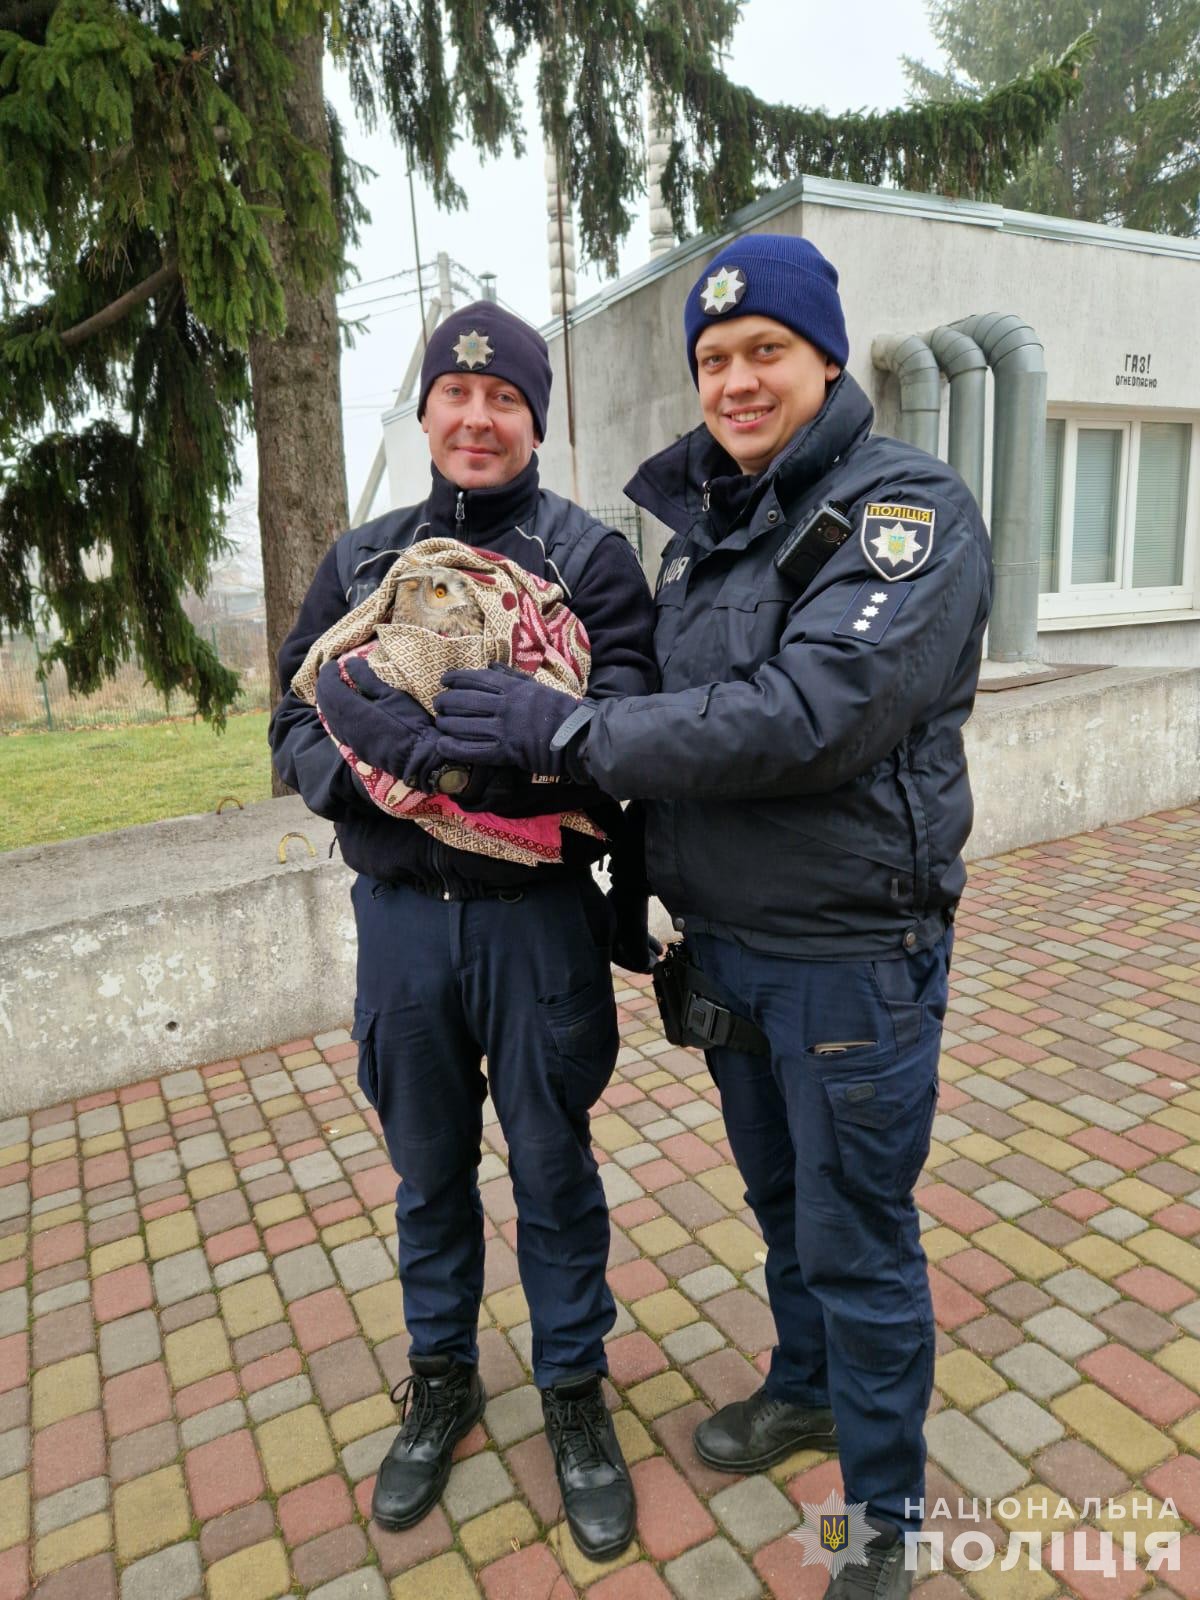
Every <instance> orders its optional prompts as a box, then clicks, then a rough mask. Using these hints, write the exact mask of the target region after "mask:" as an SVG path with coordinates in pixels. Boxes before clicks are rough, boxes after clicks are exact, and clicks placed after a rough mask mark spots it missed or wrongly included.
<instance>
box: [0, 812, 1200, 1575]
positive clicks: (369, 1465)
mask: <svg viewBox="0 0 1200 1600" xmlns="http://www.w3.org/2000/svg"><path fill="white" fill-rule="evenodd" d="M617 984H618V1002H619V1021H620V1030H621V1036H622V1049H621V1054H620V1057H619V1062H618V1067H617V1072H616V1074H615V1076H614V1078H613V1080H612V1083H611V1085H610V1087H609V1089H608V1090H607V1092H606V1093H605V1095H604V1096H603V1098H602V1100H601V1102H600V1104H599V1105H597V1107H596V1109H595V1115H594V1119H593V1132H594V1136H595V1147H596V1153H597V1157H598V1159H599V1161H600V1163H601V1167H602V1171H603V1174H604V1177H605V1183H606V1188H607V1190H608V1193H609V1197H610V1203H611V1205H612V1208H613V1251H612V1260H611V1272H610V1280H611V1284H612V1288H613V1292H614V1295H615V1296H616V1298H617V1302H618V1308H619V1314H618V1322H617V1326H616V1328H615V1329H614V1331H613V1335H612V1338H611V1366H612V1385H613V1386H612V1390H611V1394H610V1399H611V1403H612V1404H613V1405H614V1407H615V1408H616V1409H615V1412H614V1415H615V1420H616V1424H617V1427H618V1431H619V1433H620V1436H621V1438H622V1441H623V1444H624V1446H625V1448H626V1451H627V1454H628V1456H629V1459H630V1461H631V1463H633V1464H634V1477H635V1481H636V1483H637V1485H638V1489H639V1532H638V1540H637V1543H636V1544H635V1545H634V1547H633V1548H632V1550H631V1551H630V1552H628V1553H627V1554H626V1556H625V1557H623V1558H622V1559H621V1561H620V1562H617V1563H609V1564H608V1565H605V1566H598V1565H596V1564H595V1563H592V1562H589V1561H587V1560H585V1558H584V1557H583V1556H582V1555H581V1554H580V1553H579V1551H578V1550H577V1549H576V1548H575V1546H574V1544H573V1543H572V1541H571V1540H570V1537H569V1535H568V1534H567V1533H566V1531H565V1528H564V1526H563V1524H562V1516H561V1505H560V1503H559V1497H558V1491H557V1487H556V1485H555V1482H554V1475H553V1465H552V1462H551V1459H550V1453H549V1450H548V1448H547V1446H546V1443H545V1440H544V1438H543V1436H542V1435H541V1433H540V1431H539V1430H538V1427H537V1424H538V1415H537V1409H538V1408H537V1401H536V1395H534V1394H533V1393H532V1392H531V1390H530V1388H529V1383H530V1378H529V1347H530V1330H529V1323H528V1309H527V1307H526V1304H525V1300H524V1296H523V1294H522V1292H521V1289H520V1285H519V1282H518V1280H517V1276H516V1269H515V1257H514V1254H513V1247H514V1244H515V1231H514V1223H513V1215H514V1211H513V1202H512V1190H511V1185H510V1184H509V1182H508V1177H507V1148H506V1145H505V1142H504V1139H503V1136H502V1134H501V1132H500V1129H499V1127H498V1125H497V1124H496V1122H495V1119H494V1117H493V1116H492V1115H491V1112H490V1108H489V1110H488V1117H489V1120H488V1121H487V1124H486V1126H485V1134H484V1140H485V1143H484V1159H483V1165H482V1167H481V1172H480V1178H481V1188H482V1194H483V1200H484V1208H485V1214H486V1218H487V1221H486V1230H487V1235H488V1245H487V1279H486V1285H485V1300H484V1308H483V1311H482V1313H481V1328H482V1333H481V1340H480V1347H481V1365H482V1368H483V1372H484V1377H485V1382H486V1383H487V1386H488V1391H489V1395H490V1397H491V1401H492V1404H491V1406H490V1408H489V1411H488V1413H487V1416H486V1418H485V1422H484V1424H483V1425H480V1426H478V1427H477V1428H475V1429H474V1430H472V1433H471V1434H470V1435H469V1436H468V1438H466V1439H464V1440H463V1441H462V1442H461V1444H460V1445H459V1448H458V1451H457V1463H458V1464H457V1465H456V1467H455V1469H454V1473H453V1476H452V1478H451V1483H450V1487H449V1489H448V1491H447V1494H446V1496H445V1499H444V1501H443V1504H442V1506H441V1507H439V1508H438V1509H437V1510H436V1511H435V1512H434V1513H432V1514H431V1516H430V1517H429V1518H427V1519H426V1520H425V1522H423V1523H422V1524H421V1525H420V1526H419V1527H418V1528H415V1529H411V1530H409V1531H408V1532H406V1533H402V1534H387V1533H383V1532H382V1531H381V1530H379V1529H377V1528H374V1527H373V1526H372V1525H371V1524H370V1523H369V1521H368V1520H367V1516H366V1513H367V1511H368V1509H369V1505H370V1494H371V1488H372V1484H373V1481H374V1473H375V1470H376V1467H377V1465H378V1462H379V1460H380V1458H381V1456H382V1454H383V1451H384V1450H385V1449H386V1447H387V1444H388V1442H389V1440H390V1438H391V1435H392V1433H393V1432H394V1429H395V1426H396V1422H395V1411H394V1408H393V1407H392V1405H391V1403H390V1401H389V1400H388V1389H389V1387H390V1386H391V1385H392V1384H394V1383H395V1382H397V1381H398V1380H399V1379H400V1378H402V1377H403V1376H405V1374H406V1373H407V1370H408V1366H407V1360H406V1349H407V1340H406V1336H405V1333H404V1329H403V1323H402V1312H401V1302H400V1297H399V1293H398V1289H397V1286H396V1284H395V1281H394V1276H393V1260H394V1255H393V1252H394V1248H395V1240H394V1219H393V1217H392V1211H391V1199H392V1193H393V1189H394V1181H395V1180H394V1178H393V1175H392V1173H391V1169H390V1167H389V1166H388V1163H387V1160H386V1157H385V1155H384V1152H383V1149H382V1145H381V1142H380V1139H379V1127H378V1123H377V1120H376V1118H375V1116H374V1114H373V1113H372V1112H371V1111H370V1109H369V1108H368V1107H367V1106H366V1105H365V1104H364V1102H363V1100H362V1097H361V1095H360V1094H359V1092H358V1089H357V1085H356V1082H355V1064H356V1054H355V1046H354V1045H353V1043H352V1042H351V1041H350V1039H349V1035H348V1033H347V1032H346V1031H345V1030H344V1029H337V1030H334V1031H331V1032H329V1033H327V1034H324V1035H321V1036H319V1037H317V1038H315V1039H297V1040H291V1041H288V1042H287V1043H285V1044H282V1045H280V1046H278V1047H277V1048H276V1049H274V1050H263V1051H261V1052H259V1053H257V1054H255V1055H253V1056H250V1057H247V1058H246V1059H244V1060H241V1061H219V1062H213V1063H211V1064H210V1065H208V1066H206V1067H203V1068H201V1069H199V1070H197V1071H188V1072H177V1073H171V1074H168V1075H166V1076H164V1077H163V1078H161V1079H160V1080H155V1081H151V1082H147V1083H143V1084H135V1085H132V1086H130V1087H128V1088H125V1089H122V1090H120V1091H117V1092H115V1093H100V1094H93V1095H89V1096H87V1097H85V1098H84V1099H82V1100H79V1101H76V1102H74V1103H73V1104H64V1105H60V1106H55V1107H50V1108H47V1109H46V1110H42V1111H38V1112H35V1113H33V1114H32V1115H31V1116H28V1117H14V1118H10V1119H9V1120H8V1121H6V1122H5V1123H3V1124H2V1125H0V1600H21V1597H22V1596H25V1595H28V1594H29V1593H31V1592H33V1591H34V1590H35V1589H36V1593H37V1595H38V1596H39V1597H40V1600H65V1597H67V1596H70V1597H72V1600H74V1597H76V1596H80V1595H87V1596H89V1600H106V1597H112V1600H118V1597H119V1600H192V1597H193V1596H199V1595H200V1594H201V1592H203V1593H204V1594H205V1595H206V1596H207V1597H208V1600H277V1597H283V1596H285V1595H286V1596H298V1595H300V1594H308V1595H310V1596H314V1597H318V1600H349V1597H350V1596H352V1595H353V1596H356V1597H358V1596H367V1597H376V1600H409V1597H412V1600H443V1597H444V1600H455V1597H458V1596H470V1595H482V1596H485V1597H486V1600H510V1597H511V1600H543V1597H544V1600H569V1597H570V1596H572V1595H578V1594H581V1593H583V1592H584V1591H585V1590H586V1591H587V1592H588V1595H589V1600H591V1597H593V1596H594V1597H595V1600H665V1597H668V1596H670V1595H672V1594H674V1595H676V1596H689V1595H692V1594H696V1595H700V1594H703V1595H704V1596H705V1597H706V1600H719V1597H720V1596H722V1595H728V1596H736V1595H745V1596H747V1597H749V1596H752V1595H755V1594H761V1595H763V1596H766V1597H768V1600H817V1597H818V1596H819V1595H820V1594H821V1593H822V1592H823V1590H824V1587H825V1574H824V1572H823V1570H822V1569H821V1568H820V1567H814V1566H812V1565H808V1566H806V1565H805V1564H804V1561H803V1554H804V1552H803V1547H802V1546H801V1545H800V1544H799V1543H798V1542H797V1541H796V1540H795V1539H793V1538H791V1537H790V1536H789V1532H788V1530H789V1529H790V1528H791V1527H792V1526H793V1525H794V1523H795V1522H796V1521H797V1520H798V1518H799V1516H800V1508H801V1507H802V1506H803V1505H804V1504H805V1503H810V1504H811V1503H813V1502H814V1501H820V1500H822V1499H824V1497H825V1496H826V1494H828V1493H829V1491H830V1490H831V1489H835V1488H840V1487H841V1478H840V1473H839V1470H838V1466H837V1462H836V1459H827V1458H825V1457H822V1456H820V1455H817V1454H816V1453H814V1452H805V1453H803V1454H799V1455H796V1456H794V1457H793V1458H791V1460H789V1461H787V1462H784V1463H782V1464H780V1466H778V1467H776V1468H773V1469H772V1471H771V1472H770V1474H768V1475H764V1476H763V1477H761V1478H753V1479H738V1478H736V1477H735V1478H729V1477H723V1476H721V1475H720V1474H718V1473H715V1472H712V1471H711V1470H710V1469H709V1468H707V1467H705V1466H704V1465H703V1464H702V1463H701V1462H700V1461H699V1460H698V1459H697V1458H696V1456H695V1455H694V1452H693V1451H692V1449H691V1443H690V1440H691V1434H692V1430H693V1428H694V1427H695V1425H696V1423H697V1422H698V1421H699V1420H700V1419H701V1418H703V1417H704V1416H706V1415H707V1414H709V1412H710V1410H711V1409H712V1408H713V1407H714V1406H716V1405H720V1404H723V1403H724V1402H725V1401H726V1400H727V1399H730V1398H733V1397H736V1396H739V1395H742V1394H744V1393H746V1392H748V1391H749V1390H750V1389H752V1388H753V1387H754V1385H755V1384H756V1383H757V1382H758V1379H759V1374H760V1373H761V1371H762V1370H763V1362H764V1360H765V1352H767V1351H768V1350H769V1346H770V1343H771V1340H772V1337H773V1332H772V1324H771V1320H770V1314H769V1311H768V1308H767V1306H766V1303H765V1293H764V1288H763V1270H762V1262H763V1251H762V1244H761V1240H760V1239H759V1237H758V1234H757V1230H756V1229H755V1227H754V1222H753V1218H752V1217H751V1215H750V1214H749V1212H748V1211H747V1210H746V1207H745V1199H744V1187H745V1186H744V1184H743V1183H742V1181H741V1179H740V1177H739V1175H738V1173H737V1170H736V1167H735V1166H734V1164H733V1158H732V1153H731V1151H730V1149H729V1145H728V1143H727V1141H726V1139H725V1130H724V1125H723V1123H722V1121H721V1117H720V1103H719V1098H718V1096H717V1094H716V1091H715V1090H714V1088H713V1086H712V1083H711V1081H710V1079H709V1077H708V1074H707V1072H706V1070H705V1068H704V1064H703V1061H702V1060H701V1059H700V1058H699V1057H698V1056H696V1055H694V1054H692V1053H691V1052H689V1051H681V1050H676V1049H672V1048H670V1047H669V1046H668V1045H667V1044H666V1042H665V1041H664V1040H663V1038H662V1034H661V1030H660V1028H659V1024H658V1019H657V1014H656V1012H655V1009H654V1005H653V1001H652V999H651V997H650V994H649V992H648V986H647V982H646V981H643V980H641V979H633V980H631V979H628V978H626V977H624V976H622V975H621V974H617ZM941 1076H942V1094H941V1103H940V1107H939V1116H938V1120H937V1123H936V1127H935V1138H934V1144H933V1148H932V1150H931V1153H930V1158H929V1162H928V1165H927V1168H926V1171H925V1173H924V1174H923V1175H922V1178H921V1180H920V1185H919V1189H918V1195H917V1199H918V1204H919V1207H920V1210H921V1217H922V1227H923V1237H924V1242H925V1246H926V1251H927V1254H928V1256H929V1260H930V1280H931V1284H932V1288H933V1296H934V1306H935V1314H936V1317H937V1323H938V1329H939V1335H938V1360H937V1366H936V1377H935V1383H936V1386H937V1387H936V1389H935V1394H934V1399H933V1405H932V1406H931V1415H930V1420H929V1424H928V1428H927V1437H928V1441H929V1451H930V1459H929V1489H930V1493H929V1501H930V1507H931V1509H933V1508H934V1507H933V1503H934V1502H935V1501H937V1500H941V1501H944V1502H945V1505H944V1507H942V1508H939V1509H938V1510H937V1515H936V1516H935V1517H934V1519H933V1521H932V1522H930V1524H929V1526H930V1527H931V1528H933V1529H940V1530H942V1531H943V1532H944V1534H945V1539H946V1545H947V1548H948V1547H949V1545H950V1543H951V1541H952V1538H953V1537H954V1536H956V1535H958V1534H962V1533H966V1532H981V1531H982V1532H986V1533H987V1534H988V1535H989V1536H990V1537H993V1538H994V1540H995V1541H996V1542H997V1547H998V1548H999V1549H1000V1550H1001V1551H1003V1550H1004V1549H1005V1548H1006V1540H1007V1539H1008V1537H1009V1536H1010V1535H1012V1534H1013V1533H1015V1532H1020V1533H1022V1534H1023V1535H1024V1536H1027V1537H1028V1539H1030V1540H1031V1541H1032V1543H1033V1544H1034V1545H1035V1546H1038V1547H1040V1548H1041V1549H1042V1552H1043V1566H1042V1570H1041V1571H1038V1572H1031V1571H1028V1570H1026V1569H1025V1567H1024V1563H1023V1562H1022V1564H1021V1567H1020V1568H1018V1569H1013V1570H1010V1571H1005V1572H1002V1571H1000V1570H999V1563H998V1561H997V1562H996V1563H994V1564H993V1566H992V1567H991V1568H984V1569H981V1570H980V1571H978V1572H972V1571H970V1570H964V1569H963V1567H962V1563H958V1564H957V1567H956V1565H955V1563H953V1562H950V1563H949V1564H948V1568H947V1570H946V1571H944V1572H941V1573H936V1574H934V1575H933V1576H930V1577H929V1578H928V1579H926V1580H925V1581H924V1582H923V1583H921V1584H920V1585H918V1588H917V1591H916V1592H917V1594H918V1595H919V1596H920V1597H921V1600H1025V1597H1029V1600H1051V1597H1053V1596H1056V1595H1061V1596H1062V1597H1063V1600H1092V1596H1099V1595H1100V1594H1101V1593H1103V1594H1113V1595H1116V1594H1121V1595H1133V1594H1136V1593H1142V1594H1143V1595H1144V1600H1177V1597H1182V1600H1192V1597H1194V1596H1197V1595H1200V1467H1198V1465H1197V1460H1196V1453H1197V1450H1198V1449H1200V811H1198V810H1194V809H1189V810H1183V811H1178V812H1171V813H1164V814H1162V815H1159V816H1153V817H1147V818H1143V819H1142V820H1140V821H1137V822H1132V823H1127V824H1124V825H1122V826H1119V827H1113V828H1109V829H1105V830H1103V831H1101V832H1098V833H1094V834H1089V835H1085V836H1082V837H1079V838H1074V839H1066V840H1062V841H1059V842H1057V843H1053V844H1049V845H1043V846H1039V847H1034V848H1028V849H1023V850H1017V851H1014V852H1013V853H1012V854H1010V855H1008V856H1005V857H1003V858H1001V859H998V860H995V861H989V862H982V863H978V864H977V865H976V866H975V868H974V869H973V872H972V875H971V882H970V887H969V890H968V893H967V896H966V899H965V900H964V902H963V905H962V907H961V910H960V913H959V918H958V923H957V942H956V948H955V962H954V973H953V982H952V998H951V1004H950V1012H949V1015H948V1017H947V1027H946V1034H945V1041H944V1053H943V1058H942V1063H941ZM972 1495H975V1496H978V1497H980V1499H981V1500H983V1501H987V1500H990V1501H991V1502H992V1504H991V1505H983V1506H981V1507H980V1508H979V1517H980V1520H978V1521H972V1520H971V1519H970V1517H969V1516H967V1517H964V1516H963V1515H962V1514H961V1511H962V1508H960V1507H958V1506H957V1505H956V1501H957V1500H959V1499H960V1498H961V1499H966V1500H969V1499H970V1497H971V1496H972ZM1085 1498H1086V1499H1090V1500H1091V1501H1092V1502H1093V1503H1092V1505H1091V1507H1090V1508H1089V1507H1085V1506H1084V1501H1085ZM1110 1501H1111V1502H1112V1504H1110ZM1164 1502H1169V1504H1167V1505H1164ZM942 1510H944V1511H946V1512H947V1513H948V1517H944V1516H942V1514H941V1513H942ZM1172 1511H1173V1513H1174V1514H1173V1515H1172V1514H1171V1513H1172ZM1139 1518H1140V1519H1141V1520H1139ZM1147 1519H1149V1520H1147ZM1077 1528H1078V1529H1081V1530H1083V1537H1082V1538H1081V1540H1080V1542H1079V1543H1078V1544H1076V1543H1075V1542H1074V1541H1073V1539H1072V1535H1073V1534H1074V1533H1075V1531H1076V1530H1077ZM1154 1530H1158V1531H1160V1532H1161V1531H1163V1530H1167V1531H1170V1530H1178V1531H1179V1532H1180V1533H1181V1534H1182V1535H1183V1542H1182V1546H1181V1550H1182V1559H1181V1564H1180V1566H1179V1569H1178V1570H1175V1571H1172V1570H1169V1569H1167V1568H1165V1567H1159V1568H1158V1569H1157V1570H1153V1571H1152V1570H1150V1569H1149V1567H1148V1562H1147V1556H1146V1548H1145V1536H1146V1535H1147V1534H1148V1533H1150V1532H1153V1531H1154ZM1105 1531H1108V1532H1112V1533H1114V1535H1115V1536H1116V1537H1117V1543H1118V1555H1119V1552H1120V1536H1121V1534H1122V1533H1123V1532H1129V1533H1130V1534H1131V1536H1133V1540H1134V1543H1135V1544H1136V1546H1137V1551H1138V1554H1137V1563H1138V1564H1137V1567H1136V1569H1131V1570H1126V1569H1125V1567H1124V1566H1123V1565H1122V1564H1121V1561H1120V1559H1118V1564H1117V1570H1116V1572H1115V1575H1114V1574H1107V1575H1106V1574H1105V1573H1104V1572H1103V1571H1096V1570H1093V1567H1092V1563H1093V1562H1094V1561H1095V1559H1096V1557H1097V1553H1098V1551H1099V1550H1100V1543H1101V1538H1102V1535H1103V1533H1104V1532H1105ZM1056 1535H1058V1536H1060V1539H1061V1542H1060V1543H1059V1544H1058V1545H1057V1546H1056V1545H1055V1543H1054V1537H1055V1536H1056ZM1064 1535H1065V1538H1062V1536H1064Z"/></svg>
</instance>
